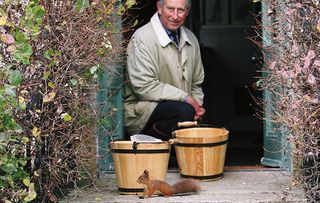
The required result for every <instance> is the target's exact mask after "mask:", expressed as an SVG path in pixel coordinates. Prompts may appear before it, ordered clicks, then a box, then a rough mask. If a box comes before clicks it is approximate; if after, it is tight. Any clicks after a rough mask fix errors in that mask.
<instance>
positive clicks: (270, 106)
mask: <svg viewBox="0 0 320 203" xmlns="http://www.w3.org/2000/svg"><path fill="white" fill-rule="evenodd" d="M262 2H263V3H264V5H265V7H264V8H263V9H264V12H265V16H263V18H262V20H263V23H259V25H258V27H257V36H255V37H253V38H252V41H253V42H254V43H255V44H256V45H258V47H259V48H260V49H261V50H262V54H263V59H264V61H263V63H262V64H263V65H262V67H261V71H262V77H261V78H260V79H259V80H258V81H257V83H256V86H257V87H258V88H260V89H261V90H266V92H267V93H268V97H266V98H264V99H260V100H257V104H258V105H260V106H261V107H264V110H263V111H257V115H258V116H259V117H260V118H262V119H265V120H266V121H269V122H270V123H273V124H275V125H274V126H275V127H274V129H272V130H274V132H276V134H278V135H279V136H280V135H281V136H282V137H281V140H283V142H287V143H290V144H291V157H292V162H293V171H294V174H295V180H298V181H300V182H301V183H302V184H303V185H304V188H305V191H306V196H307V198H308V201H309V202H319V201H320V188H319V179H320V173H319V171H320V158H319V157H320V147H319V146H320V128H319V126H320V116H319V115H320V58H319V56H320V47H319V46H320V17H319V16H320V2H319V1H318V0H283V1H276V0H264V1H262ZM261 30H263V31H264V35H262V33H261ZM256 39H259V40H256ZM261 42H263V43H261ZM265 115H268V117H265Z"/></svg>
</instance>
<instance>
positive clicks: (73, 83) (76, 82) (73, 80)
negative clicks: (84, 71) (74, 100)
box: [70, 79, 78, 86]
mask: <svg viewBox="0 0 320 203" xmlns="http://www.w3.org/2000/svg"><path fill="white" fill-rule="evenodd" d="M70 82H71V84H72V85H73V86H76V85H77V84H78V80H76V79H71V80H70Z"/></svg>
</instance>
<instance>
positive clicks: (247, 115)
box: [199, 0, 263, 165]
mask: <svg viewBox="0 0 320 203" xmlns="http://www.w3.org/2000/svg"><path fill="white" fill-rule="evenodd" d="M259 9H260V7H257V5H256V4H253V3H250V2H249V1H248V0H228V1H226V0H214V1H212V0H207V1H205V0H203V1H201V2H200V22H201V27H200V29H199V41H200V44H201V46H202V54H203V55H202V57H203V63H204V67H205V74H206V78H205V82H204V85H203V89H204V92H205V100H204V107H205V108H206V110H207V114H206V117H205V121H204V122H208V123H210V124H212V125H217V126H221V127H225V128H227V129H228V130H229V131H230V138H229V144H228V150H227V156H226V165H256V164H259V163H260V159H261V157H262V149H263V130H262V129H263V128H262V127H263V124H262V121H261V120H259V119H257V118H255V117H254V116H253V114H254V109H253V108H252V107H251V106H250V103H253V101H252V100H251V96H250V94H249V91H248V90H252V89H251V87H252V84H253V82H254V80H255V79H254V77H255V76H256V75H257V66H256V64H255V63H253V61H252V57H253V56H255V55H256V53H257V52H258V50H256V48H255V47H254V46H253V44H252V42H250V41H249V40H248V39H247V38H246V37H248V36H253V35H254V33H253V29H252V27H251V26H252V25H254V23H255V19H254V17H253V16H252V15H251V14H250V13H249V12H258V11H259ZM253 93H254V94H257V93H256V92H253ZM256 96H257V95H256Z"/></svg>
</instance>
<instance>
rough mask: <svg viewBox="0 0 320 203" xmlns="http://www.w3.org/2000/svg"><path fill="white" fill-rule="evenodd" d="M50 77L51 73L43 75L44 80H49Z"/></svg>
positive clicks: (47, 72)
mask: <svg viewBox="0 0 320 203" xmlns="http://www.w3.org/2000/svg"><path fill="white" fill-rule="evenodd" d="M49 76H50V72H49V71H46V72H44V73H43V79H45V80H48V78H49Z"/></svg>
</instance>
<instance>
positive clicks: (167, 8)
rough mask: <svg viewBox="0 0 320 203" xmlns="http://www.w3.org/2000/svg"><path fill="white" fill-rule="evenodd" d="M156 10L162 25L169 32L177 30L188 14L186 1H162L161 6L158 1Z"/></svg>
mask: <svg viewBox="0 0 320 203" xmlns="http://www.w3.org/2000/svg"><path fill="white" fill-rule="evenodd" d="M157 8H158V12H159V14H160V21H161V23H162V25H163V26H164V27H165V28H167V29H168V30H170V31H176V30H178V29H179V27H180V26H182V25H183V23H184V21H185V20H186V18H187V16H188V14H189V8H188V7H187V0H164V3H163V5H161V4H160V2H159V1H158V3H157Z"/></svg>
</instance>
